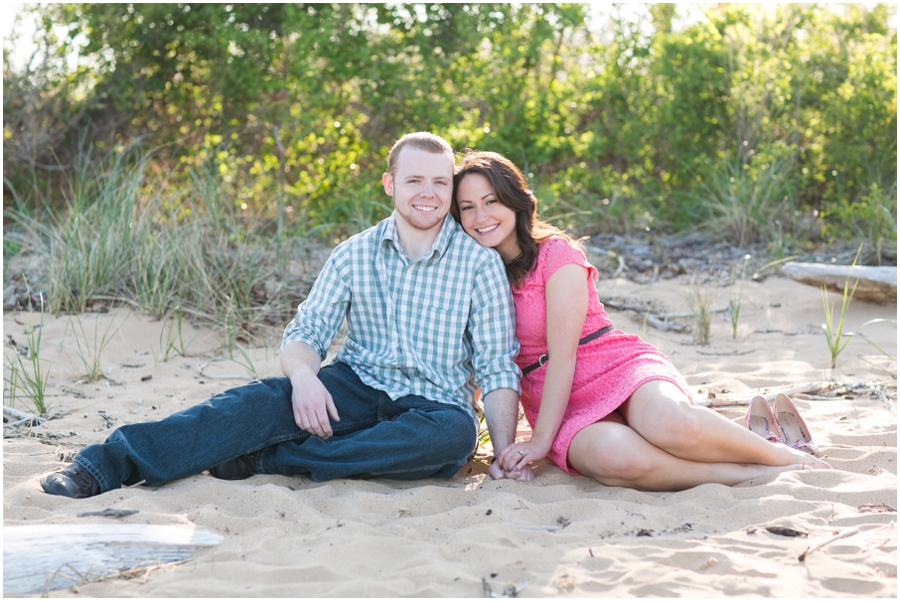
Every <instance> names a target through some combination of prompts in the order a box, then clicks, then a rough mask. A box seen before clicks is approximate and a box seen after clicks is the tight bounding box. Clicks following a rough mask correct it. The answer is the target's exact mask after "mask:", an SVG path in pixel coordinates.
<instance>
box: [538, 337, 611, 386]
mask: <svg viewBox="0 0 900 601" xmlns="http://www.w3.org/2000/svg"><path fill="white" fill-rule="evenodd" d="M611 329H613V327H612V326H606V327H605V328H600V329H599V330H597V331H596V332H594V333H593V334H588V335H587V336H585V337H584V338H582V339H581V340H579V341H578V344H579V346H580V345H582V344H587V343H588V342H590V341H591V340H596V339H597V338H600V337H601V336H603V335H604V334H606V333H607V332H609V331H610V330H611ZM549 359H550V356H549V355H547V353H544V354H543V355H541V356H540V357H538V360H537V362H536V363H532V364H531V365H529V366H528V367H526V368H525V369H523V370H522V375H523V376H524V375H525V374H528V373H531V372H533V371H534V370H536V369H537V368H539V367H540V366H541V365H543V364H544V363H546V362H547V361H548V360H549Z"/></svg>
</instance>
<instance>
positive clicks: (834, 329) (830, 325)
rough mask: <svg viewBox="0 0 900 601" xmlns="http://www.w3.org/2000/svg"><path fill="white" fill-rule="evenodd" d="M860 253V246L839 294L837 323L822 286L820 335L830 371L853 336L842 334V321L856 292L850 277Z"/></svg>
mask: <svg viewBox="0 0 900 601" xmlns="http://www.w3.org/2000/svg"><path fill="white" fill-rule="evenodd" d="M860 251H862V246H860V247H859V250H857V251H856V257H854V258H853V263H852V264H851V265H850V273H848V274H847V279H846V280H845V281H844V289H843V292H842V294H841V312H840V313H839V314H838V315H837V321H835V314H834V305H833V304H830V303H829V302H828V291H827V289H826V288H825V287H824V286H822V310H823V311H824V312H825V323H823V324H822V333H823V334H825V341H826V342H827V343H828V352H829V353H831V364H830V365H829V367H831V368H832V369H834V367H835V366H836V365H837V360H838V356H840V354H841V352H843V350H844V348H845V347H846V346H847V345H848V344H850V340H851V339H852V338H853V334H848V335H846V336H844V334H843V332H844V319H845V318H846V316H847V309H849V307H850V301H851V300H853V294H854V293H855V292H856V286H857V285H858V284H859V280H858V279H857V280H855V281H854V282H853V287H852V288H851V287H850V276H851V275H852V274H853V267H855V266H856V261H857V259H859V253H860Z"/></svg>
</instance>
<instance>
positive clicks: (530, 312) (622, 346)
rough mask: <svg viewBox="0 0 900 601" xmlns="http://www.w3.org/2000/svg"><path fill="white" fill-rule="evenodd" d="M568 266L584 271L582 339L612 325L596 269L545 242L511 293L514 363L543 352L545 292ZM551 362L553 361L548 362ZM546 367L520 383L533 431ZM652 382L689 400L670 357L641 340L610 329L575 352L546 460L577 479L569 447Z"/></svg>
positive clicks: (566, 248) (573, 252)
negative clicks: (563, 404)
mask: <svg viewBox="0 0 900 601" xmlns="http://www.w3.org/2000/svg"><path fill="white" fill-rule="evenodd" d="M568 263H575V264H576V265H582V266H584V267H585V268H587V294H588V309H587V316H586V317H585V320H584V328H583V329H582V331H581V337H584V336H587V335H588V334H591V333H593V332H596V331H597V330H599V329H601V328H604V327H606V326H609V325H612V322H611V321H610V319H609V316H608V315H607V314H606V311H605V310H604V309H603V305H602V304H601V303H600V300H599V299H598V297H597V288H596V287H595V286H594V278H595V277H597V270H596V269H595V268H594V266H593V265H591V264H590V263H588V262H587V259H586V258H585V256H584V253H583V252H581V251H580V250H578V249H576V248H573V247H572V246H570V245H569V244H568V243H567V242H566V241H565V240H563V239H562V238H551V239H549V240H545V241H544V242H542V243H541V244H540V246H539V250H538V258H537V260H536V261H535V264H534V266H533V267H532V268H531V271H529V272H528V273H527V274H526V275H525V278H524V280H523V282H522V283H521V284H520V285H519V286H518V287H517V288H515V289H514V290H513V298H514V299H515V303H516V336H517V337H518V339H519V343H520V344H521V346H522V348H521V351H520V352H519V356H518V358H517V359H516V363H517V364H518V365H519V367H521V368H525V367H526V366H528V365H531V364H532V363H535V362H536V361H537V360H538V358H539V357H540V356H541V355H542V354H544V353H546V352H547V303H546V299H545V295H544V287H545V286H546V283H547V280H549V279H550V276H551V275H553V274H554V273H555V272H556V270H557V269H559V268H560V267H562V266H563V265H566V264H568ZM550 361H553V357H550ZM546 373H547V365H546V364H545V365H543V366H541V367H539V368H538V369H535V370H534V371H532V372H530V373H529V374H527V375H525V377H524V378H522V406H523V408H524V409H525V418H526V419H527V420H528V423H529V424H531V427H532V428H534V424H535V420H537V415H538V409H539V408H540V406H541V391H542V390H543V388H544V376H545V375H546ZM651 380H666V381H669V382H672V383H673V384H675V385H676V386H678V387H679V388H681V390H682V391H684V393H685V395H687V398H689V399H690V398H691V393H690V390H689V389H688V386H687V382H685V380H684V377H682V375H681V374H680V373H678V370H676V369H675V366H674V365H672V362H671V361H670V360H669V358H668V357H666V356H665V355H663V354H662V353H660V352H659V351H658V350H657V349H656V347H654V346H653V345H652V344H648V343H647V342H644V341H643V340H641V338H640V337H638V336H634V335H632V334H626V333H624V332H622V331H620V330H611V331H609V332H607V333H606V334H604V335H603V336H601V337H600V338H597V339H595V340H592V341H590V342H588V343H587V344H583V345H580V346H579V347H578V354H577V361H576V364H575V376H574V379H573V381H572V393H571V396H570V397H569V404H568V406H567V407H566V412H565V414H564V416H563V421H562V425H561V426H560V428H559V432H558V433H557V435H556V439H555V440H554V441H553V445H552V446H551V447H550V453H549V454H548V457H550V459H552V460H553V462H554V463H556V465H558V466H559V467H561V468H562V469H564V470H565V471H567V472H569V473H570V474H576V475H577V474H578V472H576V471H575V470H573V469H572V468H571V467H570V466H569V464H568V461H567V460H566V457H567V455H568V451H569V444H570V443H571V442H572V438H574V437H575V434H577V433H578V431H579V430H581V429H582V428H584V427H585V426H589V425H590V424H593V423H595V422H597V421H599V420H601V419H602V418H604V417H606V416H607V415H609V414H610V413H612V412H613V411H615V410H616V409H617V408H618V407H619V405H621V404H622V403H624V402H625V401H626V400H628V398H629V397H630V396H631V394H632V393H633V392H634V391H635V390H637V389H638V387H639V386H640V385H641V384H644V383H646V382H649V381H651Z"/></svg>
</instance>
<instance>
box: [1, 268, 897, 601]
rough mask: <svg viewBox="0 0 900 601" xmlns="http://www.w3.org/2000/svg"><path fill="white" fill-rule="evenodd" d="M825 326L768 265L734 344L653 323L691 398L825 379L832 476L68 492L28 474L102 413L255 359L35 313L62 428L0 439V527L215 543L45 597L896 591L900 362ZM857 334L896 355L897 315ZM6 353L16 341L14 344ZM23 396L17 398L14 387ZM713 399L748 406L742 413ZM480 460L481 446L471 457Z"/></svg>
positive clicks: (856, 322) (81, 436) (169, 401)
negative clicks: (665, 487)
mask: <svg viewBox="0 0 900 601" xmlns="http://www.w3.org/2000/svg"><path fill="white" fill-rule="evenodd" d="M598 289H599V290H600V294H601V298H606V297H613V296H617V297H619V298H620V300H626V301H629V302H646V301H653V302H654V303H655V304H656V306H657V307H658V308H661V309H664V310H667V311H671V312H676V311H684V310H686V308H687V291H688V280H687V279H686V278H679V279H676V280H667V281H662V282H657V283H653V284H649V285H641V284H636V283H633V282H630V281H627V280H624V279H618V280H612V281H610V280H604V281H600V282H598ZM731 291H732V289H730V288H719V289H717V290H716V291H715V292H716V295H717V297H716V299H715V300H714V301H713V305H714V306H724V305H725V304H726V303H727V302H728V300H729V298H730V294H731ZM831 298H832V300H837V301H839V297H838V296H837V295H831ZM610 314H611V316H612V318H613V320H614V322H615V323H616V325H617V326H618V327H620V328H621V329H623V330H625V331H630V332H635V333H641V331H642V325H643V324H642V317H641V316H639V315H638V316H634V317H632V315H634V314H626V313H621V312H617V311H612V310H611V311H610ZM896 317H897V307H896V305H890V306H886V307H885V306H878V305H873V304H868V303H864V302H854V303H852V305H851V308H850V313H849V316H848V324H847V328H846V329H848V330H851V331H858V330H860V328H862V326H863V324H865V323H866V322H867V321H869V320H872V319H877V318H881V319H888V320H896ZM27 319H28V316H27V314H22V313H11V312H6V313H5V314H4V318H3V330H4V331H3V333H4V337H6V336H7V335H12V336H13V338H14V339H15V340H16V342H19V343H22V342H24V340H25V335H24V331H25V327H24V325H23V324H25V323H27ZM70 320H71V321H70ZM78 320H80V323H81V324H82V326H83V331H84V332H85V333H86V335H87V338H88V339H89V340H93V337H94V333H95V332H97V333H98V338H102V336H103V334H104V332H107V331H108V332H112V334H111V341H110V342H109V344H108V345H107V346H106V347H105V349H104V350H103V352H102V353H101V355H100V359H101V367H102V370H103V373H104V375H105V379H101V380H99V381H97V382H90V383H88V382H85V381H84V378H83V374H84V373H85V372H86V370H85V367H84V365H83V364H82V361H81V360H80V359H79V358H78V353H77V351H78V346H77V344H76V341H75V340H76V336H75V335H74V333H73V332H74V331H79V332H80V331H81V330H80V329H79V327H78V326H77V323H78ZM822 320H823V319H822V302H821V296H820V292H819V291H818V290H817V289H815V288H811V287H807V286H803V285H801V284H798V283H795V282H793V281H790V280H788V279H786V278H783V277H779V276H775V277H770V278H768V279H767V280H766V281H764V282H762V283H757V282H747V283H746V284H745V287H744V294H743V305H742V310H741V315H740V326H739V329H738V336H737V339H736V340H733V339H732V337H731V324H730V322H729V321H728V319H727V317H726V316H725V315H724V314H722V313H717V314H715V316H714V318H713V324H712V336H711V344H710V345H708V346H698V345H695V344H692V343H691V342H690V336H689V335H686V334H676V333H663V332H660V331H658V330H655V329H653V328H650V327H647V328H646V334H645V336H646V338H647V339H648V340H649V341H650V342H652V343H654V344H656V345H657V346H658V347H659V348H660V349H661V350H662V351H664V352H666V353H667V354H669V355H670V356H671V357H672V359H673V361H674V362H675V364H676V366H677V367H678V368H679V369H680V370H681V371H682V372H683V373H684V374H685V376H686V378H687V380H688V383H689V384H690V385H691V387H692V390H693V392H694V395H695V400H696V401H697V402H700V403H705V402H708V400H709V399H710V397H714V398H715V399H716V402H722V401H735V402H738V401H741V400H747V399H749V398H750V397H751V396H752V395H754V394H758V393H762V394H765V393H769V392H775V391H778V390H783V389H789V388H793V387H796V386H801V385H806V384H810V383H825V384H828V385H831V386H832V387H836V388H833V390H836V391H837V392H839V393H840V394H834V393H828V392H822V393H818V394H815V395H812V396H807V397H804V395H795V396H794V399H795V402H796V404H797V406H798V407H799V408H800V410H801V411H802V413H803V415H804V417H805V419H806V421H807V423H808V424H809V426H810V428H811V430H812V432H813V436H814V438H815V440H816V442H817V443H818V444H819V446H820V448H821V450H822V455H823V456H824V458H825V459H826V460H827V461H829V462H831V463H832V464H833V465H834V467H835V468H836V469H835V470H833V471H800V472H790V473H784V474H781V475H779V476H777V477H771V478H767V479H764V480H757V481H751V482H747V483H744V484H741V485H738V486H734V487H727V486H721V485H713V484H709V485H704V486H699V487H697V488H694V489H691V490H687V491H682V492H669V493H647V492H638V491H634V490H629V489H623V488H611V487H606V486H603V485H601V484H599V483H598V482H596V481H594V480H591V479H588V478H584V477H573V476H570V475H567V474H565V473H564V472H562V471H561V470H560V469H558V468H557V467H556V466H554V465H552V464H550V463H548V462H546V461H545V462H542V463H541V464H539V465H538V466H537V468H536V474H537V477H536V479H535V480H534V481H533V482H530V483H519V482H509V481H492V480H491V478H490V477H489V476H487V474H486V468H485V466H484V464H482V463H479V462H478V461H473V462H470V463H469V464H468V465H466V466H464V467H463V469H462V470H460V472H459V474H458V475H457V476H456V477H455V478H453V479H451V480H446V481H444V480H424V481H420V482H412V483H410V482H393V481H389V480H371V481H365V480H338V481H334V482H328V483H315V482H312V481H310V480H308V479H306V478H300V477H294V478H287V477H281V476H254V477H252V478H250V479H248V480H244V481H240V482H225V481H220V480H216V479H214V478H212V477H211V476H209V475H208V474H205V473H204V474H199V475H197V476H194V477H191V478H188V479H186V480H180V481H176V482H172V483H170V484H167V485H165V486H160V487H157V488H147V487H137V488H128V489H122V490H118V491H113V492H110V493H108V494H104V495H100V496H98V497H94V498H91V499H85V500H77V501H76V500H70V499H65V498H61V497H53V496H49V495H46V494H44V493H43V492H42V491H41V490H40V487H39V485H38V478H39V476H40V475H41V474H43V473H45V472H47V471H49V470H53V469H56V468H58V467H60V466H62V465H64V463H63V462H62V460H63V459H66V460H70V458H71V455H73V454H74V452H76V451H77V450H78V449H79V448H81V447H82V446H83V445H86V444H90V443H97V442H102V441H103V440H104V439H105V438H106V436H108V434H109V433H110V432H111V428H115V427H117V426H119V425H122V424H125V423H130V422H136V421H143V420H153V419H160V418H162V417H164V416H166V415H168V414H170V413H172V412H174V411H177V410H180V409H182V408H185V407H188V406H190V405H192V404H194V403H197V402H199V401H202V400H204V399H206V398H207V397H208V396H210V395H212V394H214V393H215V392H216V391H218V390H220V389H222V388H225V387H230V386H234V385H239V384H240V383H241V380H239V379H225V378H216V377H214V376H231V375H246V374H247V369H246V367H247V366H246V361H244V360H243V359H242V358H241V355H240V353H235V359H237V360H228V359H216V358H215V357H216V356H217V355H222V354H223V349H222V347H221V342H222V337H221V333H220V332H216V331H215V330H212V329H210V328H199V329H195V328H191V327H188V328H187V331H186V332H185V341H186V342H187V340H190V339H193V340H192V341H191V343H190V346H189V348H188V356H187V357H182V356H179V355H178V354H176V353H174V352H173V353H170V356H169V357H168V358H167V357H165V353H164V349H161V346H163V347H164V346H165V344H164V342H165V335H164V334H161V332H162V331H163V328H164V323H162V322H159V321H153V320H152V319H150V318H148V317H146V316H142V315H140V314H137V313H134V312H132V311H130V310H128V309H124V308H123V309H120V310H118V311H113V312H112V313H108V314H100V315H95V314H82V315H79V316H75V317H72V318H69V317H65V316H61V317H58V318H53V317H49V316H48V317H47V318H45V322H44V326H43V346H42V355H43V357H44V360H45V362H46V364H47V365H48V366H49V367H50V376H49V377H50V388H49V393H50V394H51V395H52V396H50V397H49V402H50V404H51V409H50V412H51V414H54V413H58V412H64V413H65V415H64V416H63V417H60V418H58V419H53V420H50V421H47V422H46V423H45V424H43V425H42V426H39V427H36V428H34V429H33V432H32V433H33V434H41V435H43V436H45V437H46V436H48V435H49V433H60V434H65V435H66V436H65V437H60V438H44V440H43V441H42V440H41V439H38V438H35V437H24V438H10V439H5V440H4V445H3V451H4V452H3V510H4V525H5V526H19V525H29V524H74V523H87V522H92V521H93V522H97V523H109V519H107V518H102V517H90V518H78V517H76V513H78V512H84V511H93V510H102V509H106V508H116V509H134V510H138V513H137V514H134V515H131V516H128V517H124V518H120V521H121V522H123V523H129V524H160V525H177V526H182V527H184V528H197V529H203V530H208V531H210V532H214V533H218V534H221V535H222V536H223V537H224V542H223V543H222V544H221V545H219V546H216V547H208V548H203V549H200V550H199V551H197V552H196V553H195V555H194V556H193V558H192V559H191V560H190V561H188V562H187V563H184V564H181V565H176V566H166V567H161V568H159V569H155V570H152V571H150V572H144V573H139V574H137V575H136V576H133V577H131V578H124V577H122V578H113V579H109V580H106V581H102V582H93V583H91V582H86V583H82V584H80V585H78V586H77V588H72V589H62V590H59V591H53V592H50V596H52V597H73V596H97V597H132V596H142V597H243V596H247V597H251V596H252V597H260V596H273V597H281V596H350V597H360V596H365V597H395V596H414V597H424V596H442V597H444V596H449V597H481V596H484V594H485V591H484V588H483V583H482V579H484V580H485V581H486V582H487V583H488V584H489V586H490V587H491V589H492V590H493V591H494V592H498V593H499V592H501V591H503V590H504V589H506V588H507V587H518V588H522V587H525V588H524V590H522V591H521V592H520V593H519V596H520V597H555V596H567V597H568V596H580V597H583V596H607V597H632V596H663V597H709V596H722V595H729V596H765V597H769V596H772V597H891V598H894V597H896V595H897V531H896V512H895V509H896V507H897V467H896V465H897V452H896V451H897V449H896V447H897V414H896V404H895V401H896V376H897V365H896V362H895V360H893V359H892V358H889V357H886V356H885V355H883V354H881V353H880V352H879V351H878V350H876V349H875V348H874V347H873V346H871V345H870V344H867V343H866V342H864V341H862V340H860V339H855V340H853V341H851V342H850V344H849V346H848V347H847V348H846V349H845V351H844V352H843V353H842V354H841V355H840V357H839V360H838V365H837V368H836V369H828V368H827V366H828V363H829V359H830V357H829V354H828V351H827V348H826V344H825V338H824V336H823V334H822V332H821V329H820V324H821V323H822ZM110 323H112V324H114V325H113V326H112V327H111V328H110V329H109V330H107V326H108V325H109V324H110ZM862 331H863V332H864V333H865V334H866V335H867V337H868V338H869V339H870V340H872V341H873V342H874V343H876V344H877V345H878V346H880V347H881V348H882V349H884V350H885V351H887V352H888V353H890V355H891V356H892V357H896V354H897V330H896V321H893V322H879V323H875V324H870V325H866V326H865V328H864V329H862ZM195 336H196V338H194V337H195ZM161 341H162V344H161ZM279 341H280V332H279V331H274V330H273V331H271V332H267V333H265V335H263V336H261V338H260V340H259V341H257V342H258V344H260V345H261V346H259V348H254V349H253V350H251V351H249V357H250V360H251V362H252V365H253V367H254V369H255V370H256V373H257V375H259V376H270V375H280V374H279V369H278V361H277V349H278V343H279ZM4 352H5V353H7V354H9V353H11V352H12V350H11V349H10V348H9V347H8V346H6V347H5V350H4ZM82 354H90V353H85V352H82ZM165 359H168V360H165ZM242 363H244V365H242ZM204 364H205V366H204ZM198 365H200V366H203V367H202V369H203V375H201V374H200V373H199V372H198ZM842 385H850V386H854V385H856V386H857V388H856V389H855V390H850V389H847V388H841V386H842ZM879 390H883V391H884V392H886V396H883V395H882V394H881V393H880V392H879ZM828 394H833V395H834V396H828ZM5 402H6V403H7V404H9V400H8V399H6V400H5ZM15 406H16V407H18V408H19V409H26V408H27V402H26V401H24V400H21V399H20V400H18V401H17V402H16V404H15ZM716 410H719V411H721V412H722V413H723V414H724V415H726V416H727V417H729V418H731V419H734V420H736V421H739V422H742V417H743V412H744V410H743V409H742V408H740V407H731V408H727V407H726V408H718V409H716ZM69 433H74V435H71V436H69V435H68V434H69ZM521 433H522V434H525V432H524V431H522V432H521ZM45 442H49V443H50V444H45ZM487 457H490V449H489V448H485V449H482V450H481V451H480V452H479V455H478V457H477V459H484V458H487ZM882 506H887V507H888V508H890V511H889V510H887V509H885V507H882ZM766 526H785V527H791V528H795V529H798V530H802V531H804V532H807V533H808V537H806V538H789V537H783V536H778V535H775V534H772V533H770V532H768V531H766V530H765V528H766ZM850 528H858V530H859V532H858V533H857V534H855V535H853V536H849V537H847V538H844V539H841V540H838V541H836V542H833V543H831V544H829V545H828V546H826V547H824V548H822V549H820V550H818V551H816V552H815V553H813V554H811V555H810V556H809V557H808V558H807V559H806V561H805V562H802V563H801V562H799V561H798V556H799V555H800V554H801V553H802V552H803V551H804V550H805V549H806V548H807V547H808V546H810V545H812V544H815V543H817V542H821V541H823V540H826V539H828V538H830V537H831V536H833V534H834V533H840V532H845V531H847V530H848V529H850ZM38 595H39V593H38V594H36V595H35V596H38Z"/></svg>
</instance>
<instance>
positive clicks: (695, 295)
mask: <svg viewBox="0 0 900 601" xmlns="http://www.w3.org/2000/svg"><path fill="white" fill-rule="evenodd" d="M713 296H714V290H713V287H712V285H711V284H709V283H707V284H705V285H704V284H702V283H701V282H700V276H699V275H694V277H693V278H692V279H691V288H690V290H689V291H688V306H689V307H690V309H691V319H693V320H694V341H695V342H696V343H697V344H700V345H704V346H705V345H707V344H709V327H710V325H712V313H713V311H712V303H713Z"/></svg>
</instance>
